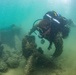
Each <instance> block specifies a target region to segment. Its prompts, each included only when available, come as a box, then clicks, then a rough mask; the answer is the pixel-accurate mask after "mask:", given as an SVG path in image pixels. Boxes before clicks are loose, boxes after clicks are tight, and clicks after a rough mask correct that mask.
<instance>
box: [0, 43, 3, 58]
mask: <svg viewBox="0 0 76 75" xmlns="http://www.w3.org/2000/svg"><path fill="white" fill-rule="evenodd" d="M3 49H4V47H3V46H2V43H1V42H0V57H1V56H2V54H3Z"/></svg>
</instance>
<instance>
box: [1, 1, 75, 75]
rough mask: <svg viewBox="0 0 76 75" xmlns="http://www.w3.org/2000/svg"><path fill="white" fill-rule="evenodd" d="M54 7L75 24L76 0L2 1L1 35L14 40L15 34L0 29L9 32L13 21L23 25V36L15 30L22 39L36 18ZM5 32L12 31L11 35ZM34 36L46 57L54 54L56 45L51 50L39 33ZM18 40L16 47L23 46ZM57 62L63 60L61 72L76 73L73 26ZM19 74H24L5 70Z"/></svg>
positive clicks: (17, 24) (73, 74)
mask: <svg viewBox="0 0 76 75" xmlns="http://www.w3.org/2000/svg"><path fill="white" fill-rule="evenodd" d="M52 10H54V11H56V12H57V13H59V14H61V15H62V16H64V17H66V18H67V19H72V20H73V22H74V23H75V24H76V0H0V41H1V38H2V36H3V38H4V39H5V38H6V41H7V42H8V43H9V40H10V41H11V39H13V33H12V35H11V33H8V32H6V33H5V34H4V33H2V34H1V32H2V30H4V29H5V30H7V31H8V30H9V31H10V27H11V25H13V26H14V24H15V25H16V26H17V27H19V28H21V31H22V32H21V35H19V31H16V32H15V33H17V35H18V36H19V37H20V38H21V40H22V38H23V37H24V36H25V34H28V32H29V31H30V29H31V28H32V26H33V22H34V21H35V20H37V19H42V18H43V16H44V14H45V13H46V12H48V11H52ZM3 34H4V35H5V36H4V35H3ZM6 34H9V36H7V35H6ZM1 35H2V36H1ZM33 35H35V34H33ZM6 36H7V37H6ZM21 36H22V37H21ZM35 36H36V43H37V45H38V46H41V47H42V48H43V50H44V53H45V54H46V55H47V56H51V54H52V53H53V51H54V46H53V47H52V49H51V50H50V51H48V50H47V47H48V41H45V44H43V45H42V44H41V43H40V39H39V38H38V36H37V35H35ZM3 42H4V41H3ZM10 43H11V42H10ZM16 43H17V48H18V47H20V46H18V44H19V41H18V40H16ZM11 45H14V43H13V44H12V43H11ZM19 45H21V44H19ZM11 48H12V46H11ZM17 48H16V49H17ZM18 49H19V48H18ZM11 52H12V51H11ZM58 62H59V63H61V65H62V67H63V68H62V69H63V70H65V71H63V72H62V74H58V75H76V27H73V26H71V31H70V34H69V36H68V37H67V38H66V39H64V45H63V53H62V55H61V56H59V61H58ZM19 70H20V72H23V71H22V69H18V71H19ZM40 73H42V74H40V75H44V74H43V72H40ZM49 73H50V72H49V71H48V74H47V75H54V74H49ZM17 74H18V75H20V74H21V75H22V73H20V74H19V73H18V72H17V73H16V71H14V72H13V70H11V71H10V72H7V73H3V74H2V75H17ZM55 75H56V74H55Z"/></svg>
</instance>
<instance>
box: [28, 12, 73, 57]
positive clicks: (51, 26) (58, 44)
mask: <svg viewBox="0 0 76 75" xmlns="http://www.w3.org/2000/svg"><path fill="white" fill-rule="evenodd" d="M38 21H39V23H38V24H35V23H36V22H38ZM73 24H74V23H73V21H72V20H71V19H66V18H65V17H63V16H61V15H60V14H57V13H56V12H55V11H49V12H47V13H46V14H45V15H44V16H43V19H38V20H36V21H35V22H34V24H33V27H32V29H31V30H30V32H29V35H31V34H32V33H33V32H34V33H35V31H36V30H37V31H38V32H39V38H41V39H42V40H41V43H44V39H46V40H48V41H49V43H50V44H49V46H48V50H50V49H51V45H52V43H54V45H55V48H56V49H55V52H54V53H53V55H52V56H53V57H55V58H56V57H58V56H60V55H61V54H62V52H63V39H65V38H66V37H68V35H69V32H70V26H71V25H73Z"/></svg>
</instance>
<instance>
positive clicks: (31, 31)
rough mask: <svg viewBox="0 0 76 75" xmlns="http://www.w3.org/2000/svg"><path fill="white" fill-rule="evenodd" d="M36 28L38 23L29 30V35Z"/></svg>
mask: <svg viewBox="0 0 76 75" xmlns="http://www.w3.org/2000/svg"><path fill="white" fill-rule="evenodd" d="M35 30H37V25H35V26H33V27H32V29H31V30H30V32H29V35H31V34H32V33H33V32H34V31H35Z"/></svg>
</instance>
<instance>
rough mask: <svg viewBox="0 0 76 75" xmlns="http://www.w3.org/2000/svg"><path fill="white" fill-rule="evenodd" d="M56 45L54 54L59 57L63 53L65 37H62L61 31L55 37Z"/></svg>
mask: <svg viewBox="0 0 76 75" xmlns="http://www.w3.org/2000/svg"><path fill="white" fill-rule="evenodd" d="M54 45H55V48H56V49H55V52H54V54H53V56H54V57H58V56H60V55H61V53H62V51H63V39H62V34H61V33H60V32H59V33H58V34H57V36H56V37H55V39H54Z"/></svg>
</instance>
